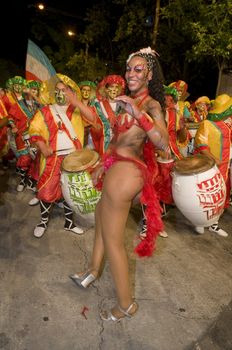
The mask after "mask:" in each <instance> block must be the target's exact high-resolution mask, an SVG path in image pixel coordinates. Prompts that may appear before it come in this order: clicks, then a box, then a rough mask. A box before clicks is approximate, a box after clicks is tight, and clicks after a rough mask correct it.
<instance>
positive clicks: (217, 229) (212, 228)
mask: <svg viewBox="0 0 232 350" xmlns="http://www.w3.org/2000/svg"><path fill="white" fill-rule="evenodd" d="M209 231H210V232H214V233H217V234H218V235H219V236H221V237H228V233H227V232H226V231H224V230H223V229H221V228H220V227H219V226H218V224H214V225H211V226H209Z"/></svg>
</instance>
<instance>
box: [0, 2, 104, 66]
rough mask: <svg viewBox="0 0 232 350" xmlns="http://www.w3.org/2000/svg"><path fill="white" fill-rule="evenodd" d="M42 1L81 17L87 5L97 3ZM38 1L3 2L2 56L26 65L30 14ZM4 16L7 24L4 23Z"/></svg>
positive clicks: (0, 24) (1, 25)
mask: <svg viewBox="0 0 232 350" xmlns="http://www.w3.org/2000/svg"><path fill="white" fill-rule="evenodd" d="M40 2H42V3H44V4H45V5H46V6H49V7H50V8H51V9H55V10H58V11H61V12H62V11H63V12H64V13H65V12H67V13H71V14H74V15H76V16H80V17H81V16H84V15H85V12H86V8H87V7H90V6H92V4H93V3H97V1H93V0H83V1H80V0H63V1H60V0H55V1H54V0H45V1H40ZM12 3H13V4H12ZM37 3H38V1H36V0H32V1H30V0H17V1H14V2H10V1H9V0H5V1H4V3H3V2H2V3H1V21H0V29H1V34H2V35H1V58H4V59H7V60H8V59H9V60H12V61H13V62H14V63H16V64H18V65H21V66H24V64H25V59H26V50H27V40H28V38H29V37H30V25H29V22H30V16H33V13H34V12H33V11H32V8H33V6H34V5H35V4H37ZM3 18H4V19H5V21H6V22H7V24H3ZM70 18H71V17H70ZM66 20H67V17H66Z"/></svg>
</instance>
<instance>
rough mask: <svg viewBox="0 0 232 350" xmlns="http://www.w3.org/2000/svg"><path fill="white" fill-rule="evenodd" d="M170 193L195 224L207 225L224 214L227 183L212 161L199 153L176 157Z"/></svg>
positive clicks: (182, 211) (180, 208) (178, 206)
mask: <svg viewBox="0 0 232 350" xmlns="http://www.w3.org/2000/svg"><path fill="white" fill-rule="evenodd" d="M172 176H173V181H172V195H173V199H174V202H175V204H176V206H177V208H178V209H179V210H180V211H181V213H182V214H183V215H184V216H185V217H186V218H187V219H188V220H189V221H190V222H191V223H192V224H193V225H194V226H195V227H196V226H197V227H208V226H211V225H212V224H214V223H215V222H217V221H218V219H219V217H220V215H221V214H222V213H223V210H224V204H225V199H226V186H225V182H224V180H223V177H222V175H221V173H220V171H219V170H218V168H217V166H216V164H215V162H214V160H212V159H210V158H208V157H205V156H203V155H201V154H199V155H196V156H190V157H187V158H185V159H182V160H177V161H176V162H175V166H174V167H173V173H172Z"/></svg>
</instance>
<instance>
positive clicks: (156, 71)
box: [129, 51, 166, 112]
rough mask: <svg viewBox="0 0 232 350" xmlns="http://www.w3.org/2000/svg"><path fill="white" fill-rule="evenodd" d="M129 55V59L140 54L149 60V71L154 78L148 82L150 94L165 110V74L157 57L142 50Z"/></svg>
mask: <svg viewBox="0 0 232 350" xmlns="http://www.w3.org/2000/svg"><path fill="white" fill-rule="evenodd" d="M132 55H133V56H129V59H130V58H131V57H134V56H139V57H142V58H144V59H145V60H146V61H147V66H148V69H149V71H152V79H151V80H150V81H149V83H148V90H149V95H150V96H151V97H152V98H154V99H155V100H156V101H158V102H159V103H160V106H161V108H162V110H163V112H165V107H166V105H165V95H164V76H163V70H162V68H161V65H160V63H159V61H158V59H157V57H156V56H155V55H153V54H150V53H141V52H140V51H138V52H135V53H134V54H132Z"/></svg>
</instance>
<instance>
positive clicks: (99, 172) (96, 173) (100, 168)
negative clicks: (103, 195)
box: [91, 163, 104, 186]
mask: <svg viewBox="0 0 232 350" xmlns="http://www.w3.org/2000/svg"><path fill="white" fill-rule="evenodd" d="M103 174H104V165H103V163H100V164H99V165H97V166H96V168H95V169H94V170H93V172H92V173H91V178H92V182H93V185H94V186H96V185H97V183H98V182H99V180H101V178H102V176H103Z"/></svg>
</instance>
